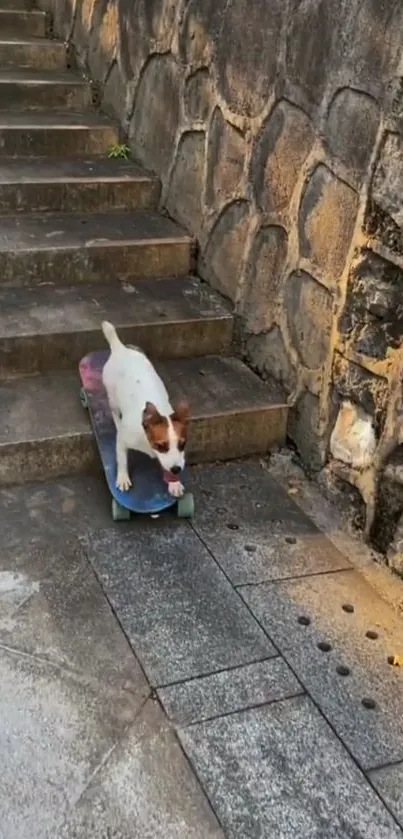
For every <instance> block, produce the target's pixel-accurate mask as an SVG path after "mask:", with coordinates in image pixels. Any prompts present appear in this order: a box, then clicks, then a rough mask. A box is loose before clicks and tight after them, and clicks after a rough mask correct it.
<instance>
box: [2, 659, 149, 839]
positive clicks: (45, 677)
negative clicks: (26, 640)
mask: <svg viewBox="0 0 403 839" xmlns="http://www.w3.org/2000/svg"><path fill="white" fill-rule="evenodd" d="M0 682H1V691H0V749H1V754H2V769H1V774H0V802H1V808H0V809H1V816H0V835H1V836H2V837H3V836H4V837H5V839H28V837H29V838H30V839H45V837H46V839H48V837H50V836H52V835H53V836H56V835H58V829H59V828H60V826H61V823H62V819H63V815H64V814H65V813H66V812H67V811H68V809H69V808H70V807H71V806H72V805H73V804H74V802H75V801H76V800H77V799H78V798H79V797H80V795H81V794H82V792H83V791H84V789H85V787H86V785H87V783H88V781H89V780H90V779H91V777H92V776H93V774H94V772H96V770H97V767H98V766H99V765H100V764H102V762H103V761H104V759H105V756H106V755H107V754H108V753H109V752H110V751H111V749H113V748H114V746H115V744H116V743H117V741H119V739H120V738H121V737H122V736H123V734H124V732H125V729H126V728H127V725H128V723H129V722H130V721H133V720H134V719H135V716H136V712H137V710H138V709H137V708H136V705H135V702H134V701H133V698H132V697H131V696H130V693H127V699H126V702H125V704H123V703H122V701H118V697H117V696H116V695H115V696H114V695H113V694H110V693H108V691H105V690H104V689H103V687H102V683H101V682H100V683H98V684H97V685H96V686H94V685H88V683H86V682H85V681H84V680H80V679H79V678H78V677H77V676H75V675H74V674H71V673H69V672H66V671H64V670H63V669H61V668H55V667H53V666H52V665H49V664H48V663H46V662H43V661H40V660H38V659H36V658H35V657H30V656H23V655H21V654H19V653H18V652H14V651H10V650H5V649H4V648H2V647H1V646H0Z"/></svg>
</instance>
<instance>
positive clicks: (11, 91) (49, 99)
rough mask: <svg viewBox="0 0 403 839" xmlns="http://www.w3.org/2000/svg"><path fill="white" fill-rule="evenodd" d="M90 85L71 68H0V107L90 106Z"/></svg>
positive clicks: (7, 109)
mask: <svg viewBox="0 0 403 839" xmlns="http://www.w3.org/2000/svg"><path fill="white" fill-rule="evenodd" d="M91 96H92V94H91V86H90V85H89V84H88V82H86V81H84V79H82V78H81V77H80V76H76V75H75V74H74V73H73V72H65V73H60V72H59V73H57V72H55V71H43V70H3V69H2V68H0V109H1V110H2V111H24V110H41V109H42V110H43V109H48V110H49V109H50V108H56V109H67V110H71V111H74V110H75V111H79V110H80V109H81V108H83V109H84V108H88V107H91V104H92V98H91Z"/></svg>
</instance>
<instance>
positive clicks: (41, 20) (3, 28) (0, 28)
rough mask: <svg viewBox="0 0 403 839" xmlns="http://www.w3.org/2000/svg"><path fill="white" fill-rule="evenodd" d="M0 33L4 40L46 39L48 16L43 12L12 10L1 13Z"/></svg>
mask: <svg viewBox="0 0 403 839" xmlns="http://www.w3.org/2000/svg"><path fill="white" fill-rule="evenodd" d="M0 33H1V36H2V37H3V38H5V37H8V36H11V37H15V38H31V37H32V38H44V37H45V35H46V15H45V14H44V13H43V12H38V11H33V12H18V11H13V10H12V9H10V10H9V11H5V12H1V13H0Z"/></svg>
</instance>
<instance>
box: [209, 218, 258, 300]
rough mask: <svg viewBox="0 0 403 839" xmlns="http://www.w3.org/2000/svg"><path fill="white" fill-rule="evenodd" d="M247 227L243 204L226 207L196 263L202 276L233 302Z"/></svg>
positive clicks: (239, 275)
mask: <svg viewBox="0 0 403 839" xmlns="http://www.w3.org/2000/svg"><path fill="white" fill-rule="evenodd" d="M249 224H250V213H249V205H248V203H247V202H246V201H235V202H234V203H233V204H230V205H229V206H228V207H226V208H225V210H224V211H223V212H222V214H221V216H220V218H219V219H218V221H217V223H216V224H215V226H214V227H213V230H212V232H211V234H210V238H209V241H208V243H207V246H206V248H205V251H204V254H203V255H202V257H201V259H200V262H199V270H200V273H201V275H202V276H203V277H204V278H205V279H206V280H209V281H210V282H211V283H212V285H213V287H214V288H216V289H218V291H220V292H221V293H222V294H224V295H225V297H229V299H230V300H232V301H233V302H234V301H235V300H236V297H237V292H238V285H239V280H240V277H241V269H242V262H243V257H244V251H245V243H246V237H247V235H248V230H249Z"/></svg>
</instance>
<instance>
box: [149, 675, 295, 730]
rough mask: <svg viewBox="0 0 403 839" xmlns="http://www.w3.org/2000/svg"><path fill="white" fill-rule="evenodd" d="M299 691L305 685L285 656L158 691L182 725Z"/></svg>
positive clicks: (168, 712)
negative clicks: (299, 680)
mask: <svg viewBox="0 0 403 839" xmlns="http://www.w3.org/2000/svg"><path fill="white" fill-rule="evenodd" d="M299 693H302V688H301V685H300V684H299V682H298V680H297V679H296V678H295V676H294V674H293V673H292V672H291V670H290V668H289V667H288V666H287V664H286V663H285V661H283V660H282V659H281V658H271V659H268V660H266V661H259V662H256V664H247V665H245V666H244V667H237V668H234V669H233V670H225V671H223V672H221V673H215V674H214V675H213V676H204V678H200V679H192V681H189V682H182V683H181V684H177V685H172V686H171V687H166V688H162V689H161V690H159V691H158V695H159V697H160V699H161V702H162V704H163V706H164V708H165V711H166V712H167V714H168V716H169V718H170V719H171V720H173V722H175V723H176V724H178V725H182V726H185V725H191V724H192V723H195V722H202V721H203V720H206V719H211V718H213V717H218V716H222V715H223V714H231V713H234V712H235V711H243V710H246V709H248V708H253V707H255V706H258V705H263V704H265V703H268V702H275V701H278V700H279V699H285V698H286V697H289V696H296V695H297V694H299Z"/></svg>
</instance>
